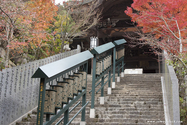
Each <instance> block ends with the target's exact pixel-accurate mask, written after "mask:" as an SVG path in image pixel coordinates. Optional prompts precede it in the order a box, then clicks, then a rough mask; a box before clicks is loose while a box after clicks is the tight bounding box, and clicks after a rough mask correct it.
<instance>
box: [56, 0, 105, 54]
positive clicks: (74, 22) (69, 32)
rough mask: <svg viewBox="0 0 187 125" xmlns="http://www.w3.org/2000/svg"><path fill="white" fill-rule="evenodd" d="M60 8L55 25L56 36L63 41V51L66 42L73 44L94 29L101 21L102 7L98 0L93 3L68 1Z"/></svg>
mask: <svg viewBox="0 0 187 125" xmlns="http://www.w3.org/2000/svg"><path fill="white" fill-rule="evenodd" d="M63 4H64V5H63V6H61V7H59V13H58V16H57V20H58V21H57V22H56V23H55V26H56V29H55V32H56V34H58V35H59V37H60V38H61V39H62V44H61V51H63V47H64V44H65V42H72V40H73V38H75V37H78V36H79V37H83V36H86V35H87V33H88V31H89V30H90V29H91V28H92V27H94V26H95V25H96V24H97V22H98V21H99V19H100V15H101V13H100V11H98V10H97V7H98V6H99V5H100V3H99V1H98V0H93V1H92V2H91V3H89V4H88V3H85V1H84V0H82V1H68V2H64V3H63Z"/></svg>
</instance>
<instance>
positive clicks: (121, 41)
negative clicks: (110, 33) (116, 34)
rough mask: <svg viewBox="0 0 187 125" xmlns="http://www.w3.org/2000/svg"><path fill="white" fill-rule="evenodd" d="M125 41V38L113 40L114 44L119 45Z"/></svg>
mask: <svg viewBox="0 0 187 125" xmlns="http://www.w3.org/2000/svg"><path fill="white" fill-rule="evenodd" d="M126 42H127V41H126V40H125V39H120V40H115V41H114V45H121V44H124V43H126Z"/></svg>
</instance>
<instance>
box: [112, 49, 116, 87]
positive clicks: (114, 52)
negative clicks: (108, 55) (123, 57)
mask: <svg viewBox="0 0 187 125" xmlns="http://www.w3.org/2000/svg"><path fill="white" fill-rule="evenodd" d="M115 70H116V48H115V47H114V49H113V81H112V88H115V84H116V83H115Z"/></svg>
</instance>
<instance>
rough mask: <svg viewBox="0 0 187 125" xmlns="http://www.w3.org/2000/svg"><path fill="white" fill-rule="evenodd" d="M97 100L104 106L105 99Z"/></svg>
mask: <svg viewBox="0 0 187 125" xmlns="http://www.w3.org/2000/svg"><path fill="white" fill-rule="evenodd" d="M99 98H100V104H101V105H104V103H105V97H99Z"/></svg>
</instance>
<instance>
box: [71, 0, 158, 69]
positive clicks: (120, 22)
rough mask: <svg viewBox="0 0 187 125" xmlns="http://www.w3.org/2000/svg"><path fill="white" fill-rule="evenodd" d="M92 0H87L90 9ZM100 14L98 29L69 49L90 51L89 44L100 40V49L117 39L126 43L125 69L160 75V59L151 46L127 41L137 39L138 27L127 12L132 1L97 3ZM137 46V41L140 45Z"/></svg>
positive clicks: (112, 0)
mask: <svg viewBox="0 0 187 125" xmlns="http://www.w3.org/2000/svg"><path fill="white" fill-rule="evenodd" d="M92 1H93V0H85V1H84V4H85V5H86V6H89V5H90V4H92ZM98 1H99V5H98V8H97V11H98V12H101V15H100V17H101V18H100V20H99V21H98V23H97V25H96V26H94V27H92V28H91V29H90V30H89V32H88V34H87V35H86V36H80V37H76V38H74V40H73V44H71V45H70V47H71V48H72V49H73V48H76V46H77V44H79V45H80V46H81V48H82V51H85V50H88V49H90V45H91V44H92V43H90V41H92V40H91V39H93V38H97V39H98V40H97V42H96V43H97V45H102V44H105V43H107V42H113V41H115V40H118V39H125V40H126V41H127V43H126V44H125V60H124V61H125V64H126V65H125V68H126V69H127V68H143V73H159V72H160V71H161V69H160V61H159V57H158V56H157V55H155V54H153V52H152V50H151V49H150V47H149V46H148V45H146V46H142V45H141V46H140V45H138V44H137V45H134V46H133V44H132V40H131V39H129V38H128V37H127V34H131V36H133V35H136V33H135V32H136V30H137V28H136V27H135V25H136V24H133V22H131V18H130V17H129V16H127V15H126V14H125V13H124V11H125V10H126V9H127V7H128V6H129V7H130V6H131V4H132V3H133V0H98ZM137 42H138V41H137Z"/></svg>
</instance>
